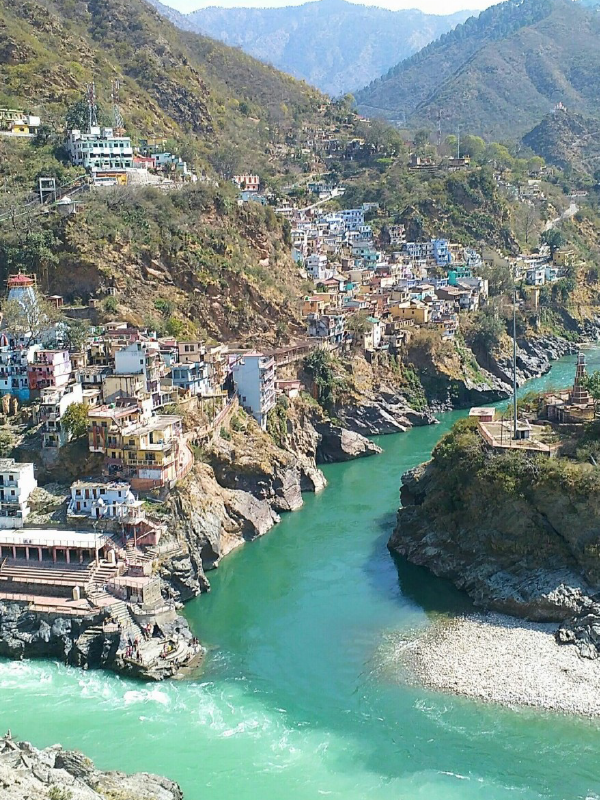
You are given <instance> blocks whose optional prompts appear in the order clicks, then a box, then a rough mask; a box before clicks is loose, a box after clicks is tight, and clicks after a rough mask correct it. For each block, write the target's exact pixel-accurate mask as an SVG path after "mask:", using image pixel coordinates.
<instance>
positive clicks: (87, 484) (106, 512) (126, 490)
mask: <svg viewBox="0 0 600 800" xmlns="http://www.w3.org/2000/svg"><path fill="white" fill-rule="evenodd" d="M141 506H142V501H141V500H137V499H136V497H135V495H134V494H133V492H132V491H131V488H130V486H129V484H128V483H125V482H124V481H112V482H110V483H101V482H95V481H93V482H92V481H75V483H73V484H71V501H70V502H69V508H68V510H67V515H68V516H70V517H91V518H92V519H103V518H107V519H117V520H118V519H125V518H126V517H129V516H132V515H135V514H136V513H137V512H138V510H139V509H140V508H141Z"/></svg>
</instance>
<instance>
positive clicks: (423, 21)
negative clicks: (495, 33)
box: [149, 0, 473, 96]
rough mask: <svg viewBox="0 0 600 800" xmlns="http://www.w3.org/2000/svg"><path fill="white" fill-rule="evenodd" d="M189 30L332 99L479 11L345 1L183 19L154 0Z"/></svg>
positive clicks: (213, 10)
mask: <svg viewBox="0 0 600 800" xmlns="http://www.w3.org/2000/svg"><path fill="white" fill-rule="evenodd" d="M149 2H151V3H152V5H154V6H155V8H156V9H157V10H158V11H160V13H161V14H163V15H164V16H166V17H167V18H168V19H170V20H171V22H173V23H174V24H175V25H177V26H178V27H180V28H182V29H183V30H188V31H195V32H197V33H203V34H205V35H207V36H212V37H213V38H215V39H218V40H220V41H222V42H224V43H225V44H228V45H230V46H233V47H239V48H240V49H242V50H244V51H245V52H246V53H248V54H249V55H252V56H254V57H255V58H258V59H260V60H261V61H265V62H267V63H269V64H272V65H273V66H274V67H277V69H280V70H283V71H284V72H288V73H290V74H291V75H293V76H294V77H296V78H301V79H303V80H305V81H307V83H310V84H312V85H313V86H316V87H317V88H319V89H321V90H322V91H325V92H328V93H329V94H331V95H333V96H337V95H340V94H344V93H346V92H353V91H355V90H356V89H360V88H362V87H363V86H364V85H365V84H366V83H368V82H369V81H371V80H373V79H374V78H377V77H379V76H380V75H382V74H383V73H384V72H385V71H386V70H388V69H389V67H390V66H391V65H392V64H395V63H396V62H398V61H399V60H401V59H404V58H407V57H408V56H411V55H412V54H413V53H416V52H418V51H419V50H420V49H421V48H422V47H424V46H425V45H426V44H428V43H429V42H431V41H433V40H434V39H436V38H437V37H438V36H440V35H441V34H442V33H445V32H446V31H448V30H450V29H451V28H453V27H454V26H455V25H457V24H458V23H460V22H463V21H464V20H465V19H466V18H467V17H469V16H470V15H471V14H472V13H473V12H469V11H461V12H458V13H455V14H450V15H445V16H437V15H434V14H424V13H423V12H422V11H417V10H401V11H389V10H388V9H385V8H378V7H376V6H361V5H357V4H355V3H349V2H346V0H318V2H309V3H304V4H303V5H299V6H286V7H280V8H217V7H215V6H211V7H208V8H202V9H199V10H198V11H193V12H191V13H189V14H180V13H179V12H177V11H175V10H174V9H172V8H169V7H168V6H165V5H164V4H163V3H161V2H159V0H149Z"/></svg>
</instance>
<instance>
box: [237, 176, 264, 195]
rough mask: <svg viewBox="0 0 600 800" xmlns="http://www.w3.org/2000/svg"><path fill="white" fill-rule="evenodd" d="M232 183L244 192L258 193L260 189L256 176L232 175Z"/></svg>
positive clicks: (258, 179)
mask: <svg viewBox="0 0 600 800" xmlns="http://www.w3.org/2000/svg"><path fill="white" fill-rule="evenodd" d="M233 182H234V183H235V184H236V185H237V186H238V188H240V189H242V190H243V191H245V192H258V190H259V189H260V178H259V177H258V175H234V176H233Z"/></svg>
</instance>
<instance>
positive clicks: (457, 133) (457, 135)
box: [456, 125, 460, 158]
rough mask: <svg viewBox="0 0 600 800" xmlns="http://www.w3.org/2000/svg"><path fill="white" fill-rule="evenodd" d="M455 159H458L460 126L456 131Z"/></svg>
mask: <svg viewBox="0 0 600 800" xmlns="http://www.w3.org/2000/svg"><path fill="white" fill-rule="evenodd" d="M456 157H457V158H460V125H459V126H458V127H457V129H456Z"/></svg>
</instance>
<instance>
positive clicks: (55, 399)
mask: <svg viewBox="0 0 600 800" xmlns="http://www.w3.org/2000/svg"><path fill="white" fill-rule="evenodd" d="M73 403H83V386H82V385H81V384H80V383H74V384H72V385H71V386H68V387H67V388H66V389H64V388H63V389H54V388H51V389H42V392H41V404H40V412H39V420H40V422H42V423H43V425H44V427H43V429H42V447H55V448H60V447H63V446H64V445H65V444H67V443H68V442H69V441H70V440H71V435H70V433H68V432H67V431H66V430H65V429H64V427H63V426H62V424H61V419H62V417H63V415H64V413H65V411H66V410H67V408H68V407H69V406H70V405H72V404H73Z"/></svg>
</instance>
